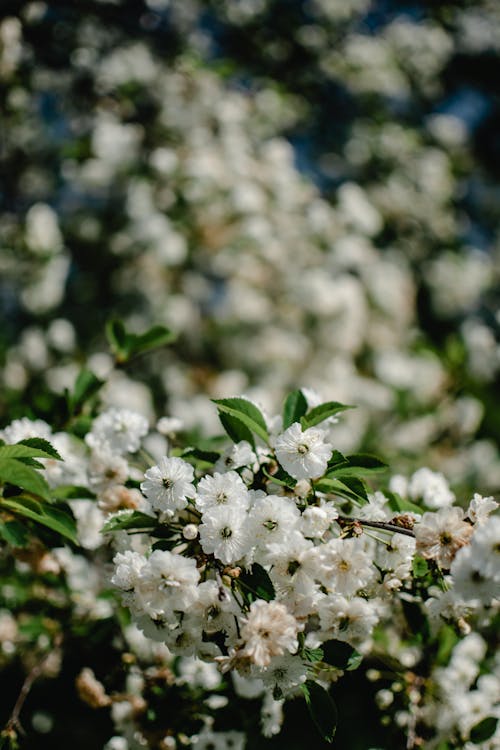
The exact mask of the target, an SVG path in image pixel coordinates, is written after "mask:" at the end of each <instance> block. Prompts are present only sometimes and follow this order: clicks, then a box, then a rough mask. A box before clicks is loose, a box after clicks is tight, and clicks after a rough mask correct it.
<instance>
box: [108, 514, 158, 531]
mask: <svg viewBox="0 0 500 750" xmlns="http://www.w3.org/2000/svg"><path fill="white" fill-rule="evenodd" d="M156 523H157V521H156V518H153V517H152V516H148V515H147V514H146V513H141V511H139V510H124V511H121V512H119V513H117V515H116V516H110V518H108V520H107V521H106V523H105V524H104V526H103V527H102V529H101V531H102V533H103V534H107V533H108V532H111V531H121V530H122V529H126V530H131V529H137V530H139V529H152V528H154V526H156Z"/></svg>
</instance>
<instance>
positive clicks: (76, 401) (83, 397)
mask: <svg viewBox="0 0 500 750" xmlns="http://www.w3.org/2000/svg"><path fill="white" fill-rule="evenodd" d="M103 385H104V380H100V378H98V377H97V375H94V373H93V372H92V371H91V370H86V369H85V370H82V371H81V372H80V374H79V375H78V377H77V379H76V383H75V387H74V390H73V393H70V394H69V395H68V406H69V409H70V411H71V413H72V414H74V413H75V412H78V411H80V409H81V407H82V406H83V405H84V404H85V402H86V401H88V400H89V399H90V398H92V396H94V395H95V394H96V393H97V391H98V390H99V389H100V388H101V387H102V386H103Z"/></svg>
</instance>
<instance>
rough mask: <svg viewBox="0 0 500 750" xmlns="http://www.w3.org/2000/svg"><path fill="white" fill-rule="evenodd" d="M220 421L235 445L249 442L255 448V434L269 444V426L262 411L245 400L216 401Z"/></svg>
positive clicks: (227, 399) (224, 399)
mask: <svg viewBox="0 0 500 750" xmlns="http://www.w3.org/2000/svg"><path fill="white" fill-rule="evenodd" d="M214 404H216V406H217V411H218V412H219V419H220V421H221V423H222V426H223V427H224V429H225V430H226V432H227V434H228V435H229V437H230V438H231V439H232V440H234V442H235V443H238V442H240V441H241V440H246V441H248V442H249V443H250V444H251V445H253V446H254V447H255V438H254V434H255V435H257V436H258V437H260V438H261V440H263V441H264V442H265V443H269V435H268V432H267V425H266V422H265V419H264V417H263V415H262V413H261V411H260V409H259V408H258V407H257V406H255V404H253V403H252V402H251V401H248V400H247V399H245V398H223V399H214Z"/></svg>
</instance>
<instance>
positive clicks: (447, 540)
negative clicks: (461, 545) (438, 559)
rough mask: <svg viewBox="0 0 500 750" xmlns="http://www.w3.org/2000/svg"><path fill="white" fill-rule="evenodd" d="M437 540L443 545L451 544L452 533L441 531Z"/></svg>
mask: <svg viewBox="0 0 500 750" xmlns="http://www.w3.org/2000/svg"><path fill="white" fill-rule="evenodd" d="M439 541H440V542H441V544H442V545H443V546H446V545H447V544H451V543H452V541H453V537H452V535H451V534H450V532H449V531H443V533H442V534H441V536H440V537H439Z"/></svg>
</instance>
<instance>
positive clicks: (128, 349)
mask: <svg viewBox="0 0 500 750" xmlns="http://www.w3.org/2000/svg"><path fill="white" fill-rule="evenodd" d="M106 335H107V338H108V343H109V346H110V348H111V351H112V352H113V354H114V356H115V360H116V362H117V364H120V365H123V364H125V363H127V362H129V361H130V360H131V359H132V358H133V357H137V356H139V355H140V354H145V353H146V352H148V351H152V350H153V349H159V348H160V347H162V346H167V344H171V343H172V342H173V341H175V339H176V336H175V334H174V333H173V332H172V331H170V330H169V329H168V328H166V327H165V326H159V325H155V326H152V327H151V328H149V329H148V330H147V331H146V332H145V333H142V334H136V333H130V332H129V331H127V330H126V328H125V325H124V323H123V322H122V321H121V320H111V321H109V323H108V324H107V326H106Z"/></svg>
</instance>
